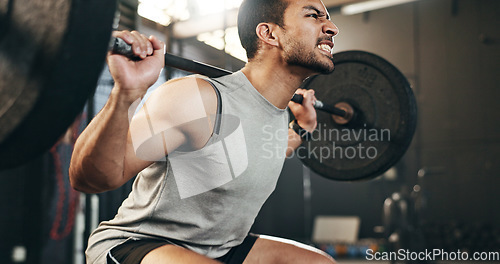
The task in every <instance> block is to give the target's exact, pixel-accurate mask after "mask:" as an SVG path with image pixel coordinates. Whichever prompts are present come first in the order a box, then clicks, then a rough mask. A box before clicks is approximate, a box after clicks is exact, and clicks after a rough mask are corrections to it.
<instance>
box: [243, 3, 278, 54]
mask: <svg viewBox="0 0 500 264" xmlns="http://www.w3.org/2000/svg"><path fill="white" fill-rule="evenodd" d="M287 7H288V0H244V1H243V3H242V4H241V6H240V10H239V13H238V34H239V36H240V41H241V45H242V46H243V48H245V50H246V52H247V57H248V59H252V58H253V57H254V56H255V54H256V53H257V50H258V49H259V45H258V40H259V38H258V37H257V34H256V33H255V29H256V28H257V25H259V24H260V23H274V24H277V25H279V26H281V27H282V26H283V14H284V13H285V10H286V8H287Z"/></svg>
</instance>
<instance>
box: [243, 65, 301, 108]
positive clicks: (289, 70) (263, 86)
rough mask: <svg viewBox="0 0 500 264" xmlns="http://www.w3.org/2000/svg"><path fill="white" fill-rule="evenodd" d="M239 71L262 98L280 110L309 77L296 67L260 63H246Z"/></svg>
mask: <svg viewBox="0 0 500 264" xmlns="http://www.w3.org/2000/svg"><path fill="white" fill-rule="evenodd" d="M241 71H242V72H243V73H244V74H245V76H246V77H247V78H248V80H249V81H250V83H252V85H253V86H254V87H255V89H257V91H258V92H259V93H260V94H262V96H264V97H265V98H266V99H267V100H268V101H269V102H271V103H272V104H273V105H274V106H276V107H278V108H280V109H285V108H286V106H287V105H288V102H290V99H291V98H292V96H293V94H294V93H295V91H296V90H297V89H298V88H299V87H300V85H301V84H302V82H303V81H304V79H305V78H306V77H308V76H309V75H310V74H307V73H304V72H303V71H304V70H303V69H300V68H298V67H285V66H283V65H282V64H277V63H265V62H262V61H259V62H248V63H247V65H246V66H245V67H244V68H243V69H242V70H241Z"/></svg>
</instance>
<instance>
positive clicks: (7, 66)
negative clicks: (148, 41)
mask: <svg viewBox="0 0 500 264" xmlns="http://www.w3.org/2000/svg"><path fill="white" fill-rule="evenodd" d="M7 2H8V3H7ZM115 10H116V1H115V0H85V1H81V0H72V1H71V0H10V1H5V4H2V5H0V169H6V168H12V167H15V166H17V165H20V164H22V163H24V162H26V161H28V160H30V159H32V158H34V157H36V156H38V155H39V154H41V153H43V152H44V151H46V150H47V149H49V148H50V147H51V146H52V145H53V144H54V143H55V142H56V141H57V139H58V138H59V137H60V136H61V135H62V134H63V133H64V131H65V130H66V129H67V128H68V127H69V126H70V124H71V123H72V121H73V120H74V119H75V117H76V116H77V115H78V114H79V113H80V112H81V110H82V109H83V106H84V104H85V101H86V100H87V98H88V97H89V95H90V94H91V93H92V92H93V91H94V90H95V87H96V85H97V79H98V77H99V74H100V72H101V70H102V67H103V65H104V60H105V56H106V52H107V49H108V43H109V39H110V36H111V30H112V24H113V18H114V14H115Z"/></svg>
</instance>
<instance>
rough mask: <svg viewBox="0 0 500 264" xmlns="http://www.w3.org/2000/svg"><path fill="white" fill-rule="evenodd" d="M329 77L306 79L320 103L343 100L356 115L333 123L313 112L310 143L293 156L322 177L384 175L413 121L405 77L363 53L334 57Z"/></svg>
mask: <svg viewBox="0 0 500 264" xmlns="http://www.w3.org/2000/svg"><path fill="white" fill-rule="evenodd" d="M333 60H334V63H335V70H334V71H333V73H331V74H327V75H317V76H314V77H312V78H310V79H308V80H307V81H306V82H305V83H304V85H303V87H304V88H305V89H314V90H315V95H316V97H317V98H319V99H320V100H322V101H323V103H325V104H329V105H336V104H338V103H339V102H345V103H347V104H349V105H351V106H352V107H353V108H354V111H355V116H354V119H353V120H351V121H350V122H349V123H347V124H344V125H342V124H338V123H336V122H335V120H334V119H333V118H332V115H330V114H328V113H325V112H321V111H318V112H317V115H318V127H317V129H316V130H315V131H314V133H313V137H312V140H311V141H308V142H304V143H303V144H302V145H301V146H300V147H299V148H298V149H297V151H296V155H297V156H298V158H299V159H300V160H301V161H302V162H303V163H304V164H305V165H306V166H308V167H309V168H311V169H312V170H313V171H314V172H316V173H318V174H319V175H321V176H324V177H326V178H330V179H334V180H341V181H354V180H361V179H370V178H373V177H376V176H378V175H381V174H383V173H384V172H385V171H387V170H388V169H389V168H391V167H392V166H393V165H395V164H396V163H397V162H398V161H399V160H400V159H401V157H402V156H403V155H404V153H405V152H406V150H407V149H408V147H409V145H410V143H411V140H412V138H413V134H414V132H415V128H416V123H417V104H416V100H415V96H414V94H413V92H412V89H411V87H410V84H409V83H408V81H407V80H406V78H405V77H404V75H403V74H402V73H401V72H400V71H399V70H398V69H397V68H396V67H394V66H393V65H392V64H391V63H389V62H388V61H386V60H385V59H383V58H381V57H379V56H377V55H375V54H372V53H368V52H364V51H345V52H340V53H336V54H334V56H333Z"/></svg>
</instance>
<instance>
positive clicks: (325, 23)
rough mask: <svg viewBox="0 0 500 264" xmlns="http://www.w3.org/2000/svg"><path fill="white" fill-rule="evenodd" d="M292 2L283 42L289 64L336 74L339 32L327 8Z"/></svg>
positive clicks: (311, 1) (304, 0)
mask: <svg viewBox="0 0 500 264" xmlns="http://www.w3.org/2000/svg"><path fill="white" fill-rule="evenodd" d="M288 1H289V6H288V8H287V9H286V11H285V14H284V21H283V23H284V29H283V35H282V38H281V40H282V43H281V44H282V46H283V54H284V60H285V62H286V63H288V64H289V65H294V66H302V67H304V68H307V69H309V70H311V71H313V72H315V73H330V72H332V71H333V68H334V65H333V61H332V49H333V37H334V36H335V35H337V34H338V28H337V27H336V26H335V25H334V24H333V23H332V22H331V21H330V17H329V15H328V12H327V10H326V8H325V6H324V5H323V3H322V2H321V1H320V0H298V1H293V0H288Z"/></svg>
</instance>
